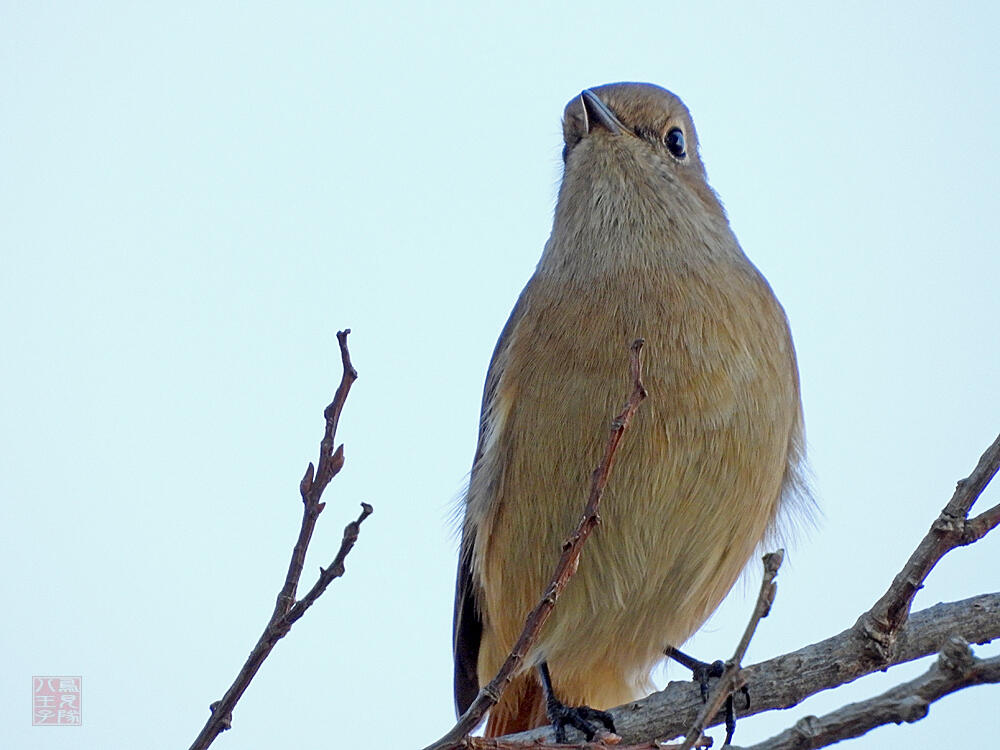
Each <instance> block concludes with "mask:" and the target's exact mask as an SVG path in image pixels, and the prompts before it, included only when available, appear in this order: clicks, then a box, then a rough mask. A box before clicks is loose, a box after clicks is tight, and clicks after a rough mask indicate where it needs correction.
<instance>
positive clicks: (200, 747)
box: [191, 329, 372, 750]
mask: <svg viewBox="0 0 1000 750" xmlns="http://www.w3.org/2000/svg"><path fill="white" fill-rule="evenodd" d="M350 332H351V331H350V329H347V330H344V331H338V332H337V341H338V342H339V344H340V358H341V362H342V364H343V370H344V372H343V375H342V377H341V379H340V385H339V386H338V388H337V392H336V393H335V394H334V397H333V401H331V402H330V405H329V406H327V407H326V409H325V410H324V412H323V416H324V417H325V418H326V429H325V431H324V433H323V440H322V441H321V442H320V447H319V460H318V462H317V467H318V468H316V469H314V468H313V465H312V463H310V464H309V467H308V468H307V469H306V473H305V476H304V477H303V478H302V481H301V482H300V483H299V492H300V493H301V495H302V505H303V509H302V525H301V527H300V528H299V536H298V539H297V540H296V542H295V547H294V548H293V549H292V559H291V562H290V563H289V564H288V573H287V574H286V575H285V582H284V585H283V586H282V587H281V591H280V592H279V593H278V598H277V601H276V602H275V605H274V612H272V613H271V618H270V620H268V623H267V626H266V627H265V628H264V632H263V633H261V636H260V638H259V639H257V644H256V645H255V646H254V647H253V650H252V651H251V652H250V656H249V657H247V660H246V662H245V663H244V664H243V668H242V669H241V670H240V672H239V674H238V675H236V679H235V680H234V681H233V684H232V685H230V686H229V689H228V690H227V691H226V694H225V695H224V696H223V697H222V699H221V700H218V701H216V702H215V703H213V704H212V705H211V706H210V709H211V712H212V715H211V716H210V717H209V718H208V721H207V722H205V726H204V727H203V728H202V730H201V732H200V733H199V734H198V737H197V738H196V739H195V741H194V743H193V744H192V745H191V750H204V749H205V748H207V747H208V746H209V745H211V744H212V742H214V741H215V738H216V737H218V736H219V734H221V733H222V732H224V731H225V730H227V729H229V728H230V727H231V726H232V718H233V709H234V708H235V706H236V704H237V703H238V702H239V700H240V698H241V697H242V696H243V693H244V692H245V691H246V689H247V687H249V685H250V682H251V680H253V678H254V675H256V674H257V670H258V669H260V666H261V664H263V663H264V660H265V659H266V658H267V657H268V655H269V654H270V653H271V649H273V648H274V645H275V644H276V643H277V642H278V641H279V640H281V639H282V638H283V637H284V636H285V635H286V634H287V633H288V631H289V629H290V628H291V627H292V625H293V624H294V623H295V621H296V620H298V619H299V618H300V617H302V615H303V614H305V611H306V610H307V609H308V608H309V607H310V606H312V604H313V602H315V601H316V599H317V598H319V596H320V594H322V593H323V592H324V591H325V590H326V587H327V586H329V585H330V583H331V582H332V581H333V579H334V578H338V577H340V576H342V575H343V574H344V560H345V558H346V557H347V554H348V553H349V552H350V551H351V549H352V548H353V547H354V543H355V542H356V541H357V540H358V533H359V530H360V527H361V522H362V521H364V520H365V519H366V518H367V517H368V516H369V515H371V512H372V507H371V506H370V505H368V504H367V503H361V515H359V516H358V518H357V520H355V521H351V523H349V524H348V525H347V527H346V528H345V529H344V538H343V540H342V541H341V543H340V549H339V550H338V552H337V554H336V556H335V557H334V559H333V562H332V563H331V564H330V565H329V566H328V567H327V568H320V574H319V578H318V579H317V581H316V583H315V584H314V585H313V587H312V588H311V589H310V590H309V593H307V594H306V595H305V596H304V597H303V598H302V599H300V600H299V601H296V600H295V595H296V591H297V589H298V585H299V579H300V578H301V577H302V566H303V565H304V563H305V559H306V551H307V550H308V549H309V540H310V539H311V538H312V533H313V529H314V528H315V526H316V519H317V518H318V517H319V514H320V513H321V512H322V511H323V508H324V507H325V504H324V503H323V502H321V501H320V498H321V497H322V495H323V490H324V489H326V486H327V485H328V484H329V483H330V480H331V479H333V478H334V477H335V476H336V475H337V473H338V472H339V471H340V469H341V468H342V467H343V465H344V446H343V445H340V446H338V447H337V448H336V450H334V447H333V446H334V441H335V438H336V434H337V424H338V423H339V421H340V414H341V412H342V411H343V409H344V403H345V401H346V400H347V394H348V392H349V391H350V390H351V385H352V384H353V383H354V381H355V380H357V378H358V373H357V371H356V370H355V369H354V366H353V365H352V364H351V355H350V352H349V351H348V349H347V335H348V334H349V333H350Z"/></svg>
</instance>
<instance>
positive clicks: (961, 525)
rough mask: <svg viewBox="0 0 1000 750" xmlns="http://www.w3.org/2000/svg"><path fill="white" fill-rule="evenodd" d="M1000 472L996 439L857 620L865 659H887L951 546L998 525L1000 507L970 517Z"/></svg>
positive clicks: (999, 521) (979, 536) (984, 532)
mask: <svg viewBox="0 0 1000 750" xmlns="http://www.w3.org/2000/svg"><path fill="white" fill-rule="evenodd" d="M998 469H1000V437H997V439H996V440H994V441H993V444H992V445H991V446H990V447H989V448H987V449H986V452H985V453H983V455H982V457H981V458H980V459H979V463H978V464H977V465H976V468H975V469H973V471H972V473H971V474H970V475H969V476H968V477H967V478H965V479H963V480H961V481H960V482H959V483H958V486H957V487H956V488H955V494H954V495H953V496H952V498H951V500H950V501H949V502H948V504H947V505H946V506H945V507H944V510H942V511H941V515H940V516H938V518H937V519H935V521H934V523H933V524H931V528H930V530H929V531H928V532H927V534H926V536H924V538H923V539H922V540H921V541H920V544H919V545H917V548H916V549H915V550H914V551H913V554H912V555H910V559H909V560H907V561H906V565H904V566H903V569H902V570H901V571H900V572H899V574H898V575H897V576H896V577H895V578H894V579H893V581H892V584H891V585H890V586H889V589H888V591H886V592H885V594H883V595H882V597H881V598H880V599H879V600H878V601H877V602H876V603H875V605H874V606H873V607H872V608H871V609H870V610H868V611H867V612H866V613H865V614H863V615H861V617H860V618H859V619H858V621H857V623H856V624H855V628H857V629H858V631H859V633H862V634H864V635H865V636H866V637H867V638H868V639H869V655H870V657H871V658H873V659H874V660H875V661H877V662H884V661H886V660H887V659H889V658H890V656H889V655H890V652H891V650H892V646H893V642H894V641H895V639H896V636H897V634H898V633H899V629H900V628H901V627H902V626H903V623H905V622H906V618H907V616H908V615H909V613H910V608H911V607H912V606H913V598H914V597H915V596H916V595H917V592H918V591H919V590H920V589H921V588H922V587H923V585H924V581H925V580H926V579H927V576H928V575H929V574H930V572H931V570H932V569H933V568H934V566H935V565H936V564H937V562H938V561H939V560H940V559H941V558H942V557H944V556H945V555H946V554H947V553H948V552H949V551H951V550H953V549H954V548H955V547H961V546H963V545H966V544H971V543H972V542H975V541H977V540H979V539H981V538H982V537H983V536H985V535H986V533H987V532H989V531H990V530H991V529H993V528H995V527H996V525H997V524H998V523H1000V509H998V508H992V509H990V510H988V511H986V512H985V513H983V514H982V515H980V516H978V517H977V518H974V519H972V520H969V519H968V516H969V511H970V510H971V508H972V506H973V504H974V503H975V502H976V500H977V499H978V498H979V496H980V495H981V494H982V492H983V490H984V489H986V485H988V484H989V483H990V480H991V479H992V478H993V476H994V475H995V474H996V473H997V470H998ZM998 507H1000V506H998Z"/></svg>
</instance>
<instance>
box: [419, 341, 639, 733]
mask: <svg viewBox="0 0 1000 750" xmlns="http://www.w3.org/2000/svg"><path fill="white" fill-rule="evenodd" d="M643 343H644V342H643V340H642V339H636V340H635V342H633V344H632V347H631V357H630V363H631V373H632V381H633V389H632V393H631V395H630V396H629V398H628V401H627V402H626V404H625V408H624V409H623V410H622V412H621V414H619V415H618V416H617V417H615V419H614V421H613V422H612V423H611V435H610V437H609V438H608V443H607V445H606V447H605V449H604V457H603V458H602V459H601V462H600V464H598V466H597V468H596V469H594V473H593V475H592V477H591V484H590V496H589V498H588V500H587V505H586V507H585V508H584V511H583V517H582V518H581V519H580V523H579V525H578V526H577V527H576V531H574V532H573V534H572V536H570V537H569V539H567V540H566V541H565V542H563V549H562V557H561V558H560V559H559V564H558V565H557V566H556V569H555V572H554V573H553V574H552V579H551V582H550V583H549V586H548V588H547V589H546V591H545V593H544V595H543V596H542V599H541V601H540V602H538V604H537V605H536V606H535V608H534V609H533V610H531V613H530V614H529V615H528V617H527V620H526V621H525V624H524V629H523V630H522V631H521V635H520V637H519V638H518V639H517V643H515V644H514V648H513V650H512V651H511V652H510V654H509V655H508V656H507V659H506V661H504V663H503V665H502V666H501V667H500V671H499V672H498V673H497V675H496V677H494V678H493V679H492V680H491V681H490V682H489V684H488V685H486V686H485V687H483V688H481V689H480V691H479V694H478V695H477V696H476V699H475V700H474V701H473V702H472V705H471V706H469V708H468V709H467V710H466V712H465V713H464V714H462V716H461V717H460V718H459V720H458V723H456V724H455V726H454V727H453V728H452V729H451V730H450V731H449V732H448V733H447V734H445V735H444V737H442V738H441V739H439V740H438V741H437V742H435V743H433V744H432V745H428V747H427V748H425V750H448V749H449V748H461V747H468V745H466V744H464V743H465V739H466V735H468V734H469V732H471V731H472V730H473V729H475V728H476V725H477V724H479V722H480V721H481V720H482V718H483V716H485V715H486V712H487V711H488V710H489V709H490V708H491V707H492V706H494V705H496V703H497V701H499V700H500V696H501V695H502V694H503V691H504V689H505V688H506V687H507V685H509V684H510V681H511V680H512V679H514V675H515V674H516V673H517V671H518V669H519V668H520V667H521V664H522V663H523V662H524V657H525V656H526V655H527V654H528V651H529V650H530V648H531V646H532V645H533V644H534V643H535V641H536V640H537V639H538V634H539V633H540V632H541V629H542V626H543V625H544V624H545V621H546V620H547V619H548V617H549V615H550V614H551V613H552V609H553V608H554V607H555V604H556V601H557V600H558V598H559V595H560V594H561V593H562V590H563V589H564V588H565V587H566V584H567V583H569V580H570V578H572V576H573V574H574V573H575V572H576V569H577V566H578V565H579V562H580V553H581V552H582V550H583V544H584V542H586V541H587V538H588V537H589V536H590V534H591V532H592V531H593V530H594V529H595V528H596V527H597V524H598V523H600V520H601V519H600V516H599V515H598V513H597V510H598V506H599V504H600V502H601V496H602V495H603V494H604V488H605V487H606V486H607V483H608V478H609V477H610V476H611V469H612V467H613V466H614V463H615V454H616V452H617V450H618V443H619V442H620V441H621V439H622V435H624V434H625V430H627V429H628V427H629V425H630V424H631V423H632V418H633V417H634V416H635V412H636V410H637V409H638V408H639V404H641V403H642V401H643V399H645V398H646V389H645V387H644V386H643V384H642V361H641V358H640V354H641V352H642V345H643Z"/></svg>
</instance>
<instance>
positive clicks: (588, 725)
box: [545, 698, 615, 744]
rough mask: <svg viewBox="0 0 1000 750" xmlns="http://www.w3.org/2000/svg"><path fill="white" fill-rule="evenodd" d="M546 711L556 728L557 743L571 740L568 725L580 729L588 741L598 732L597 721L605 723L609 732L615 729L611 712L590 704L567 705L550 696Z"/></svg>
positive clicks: (550, 721) (553, 726) (546, 703)
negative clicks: (567, 734) (568, 736)
mask: <svg viewBox="0 0 1000 750" xmlns="http://www.w3.org/2000/svg"><path fill="white" fill-rule="evenodd" d="M545 713H546V714H547V715H548V717H549V723H550V724H551V725H552V728H553V729H554V730H555V733H556V742H557V743H563V744H565V743H567V742H569V740H568V739H567V737H566V727H575V728H576V729H579V730H580V731H581V732H583V736H584V737H586V738H587V741H588V742H590V740H592V739H594V735H596V734H597V730H598V726H597V722H600V723H601V724H603V725H604V728H605V729H607V730H608V731H609V732H614V731H615V722H614V720H613V719H612V718H611V714H609V713H608V712H607V711H598V710H597V709H596V708H591V707H590V706H567V705H565V704H563V703H562V702H560V701H559V700H557V699H555V698H550V699H549V700H547V701H546V702H545Z"/></svg>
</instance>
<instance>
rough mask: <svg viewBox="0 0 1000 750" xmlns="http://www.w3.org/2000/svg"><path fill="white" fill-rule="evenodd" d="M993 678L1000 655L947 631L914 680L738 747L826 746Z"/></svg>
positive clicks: (913, 715)
mask: <svg viewBox="0 0 1000 750" xmlns="http://www.w3.org/2000/svg"><path fill="white" fill-rule="evenodd" d="M996 682H1000V656H995V657H993V658H992V659H977V658H976V657H975V656H973V654H972V649H970V648H969V644H968V643H967V642H966V641H965V640H963V639H962V638H960V637H959V636H952V637H951V638H949V639H947V640H946V641H945V643H944V646H943V647H942V648H941V651H940V654H939V656H938V660H937V662H935V664H934V665H933V666H932V667H931V668H930V669H928V670H927V671H926V672H925V673H924V674H922V675H921V676H920V677H918V678H917V679H915V680H910V681H909V682H904V683H903V684H902V685H897V686H896V687H894V688H892V689H891V690H888V691H886V692H884V693H882V694H881V695H879V696H876V697H874V698H870V699H868V700H866V701H861V702H859V703H851V704H849V705H847V706H844V707H842V708H839V709H837V710H836V711H833V712H831V713H828V714H827V715H825V716H822V717H819V718H817V717H815V716H806V717H804V718H802V719H800V720H799V721H797V722H796V723H795V726H793V727H791V728H790V729H786V730H785V731H784V732H782V733H781V734H779V735H776V736H775V737H772V738H771V739H769V740H765V741H764V742H761V743H759V744H756V745H753V746H752V747H749V748H744V749H743V750H800V748H803V747H808V748H820V747H827V746H829V745H832V744H834V743H836V742H840V741H841V740H846V739H850V738H852V737H860V736H861V735H863V734H865V733H866V732H869V731H871V730H872V729H874V728H876V727H880V726H882V725H883V724H889V723H893V724H901V723H902V722H904V721H905V722H908V723H912V722H914V721H919V720H920V719H922V718H924V717H925V716H926V715H927V713H928V712H929V710H930V704H931V703H933V702H935V701H937V700H939V699H940V698H943V697H944V696H946V695H949V694H950V693H953V692H955V691H956V690H961V689H962V688H965V687H969V686H970V685H979V684H983V683H996ZM733 750H739V748H733Z"/></svg>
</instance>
